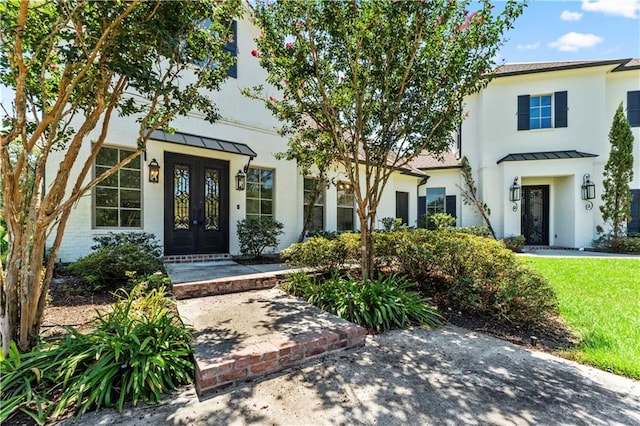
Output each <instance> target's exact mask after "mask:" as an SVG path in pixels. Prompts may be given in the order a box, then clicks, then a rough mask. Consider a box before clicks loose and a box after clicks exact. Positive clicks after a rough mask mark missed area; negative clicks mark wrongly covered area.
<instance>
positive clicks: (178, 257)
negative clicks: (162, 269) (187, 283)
mask: <svg viewBox="0 0 640 426" xmlns="http://www.w3.org/2000/svg"><path fill="white" fill-rule="evenodd" d="M232 258H233V257H232V256H231V255H230V254H229V253H209V254H175V255H168V256H164V258H163V261H164V263H193V262H210V261H214V260H231V259H232Z"/></svg>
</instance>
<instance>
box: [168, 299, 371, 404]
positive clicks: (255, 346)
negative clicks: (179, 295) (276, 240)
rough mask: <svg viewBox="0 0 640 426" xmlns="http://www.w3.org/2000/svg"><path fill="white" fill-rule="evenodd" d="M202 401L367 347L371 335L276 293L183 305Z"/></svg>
mask: <svg viewBox="0 0 640 426" xmlns="http://www.w3.org/2000/svg"><path fill="white" fill-rule="evenodd" d="M178 311H179V312H180V315H181V316H182V317H183V319H184V321H185V322H186V323H188V324H191V325H192V326H193V328H194V359H195V364H196V377H195V381H196V391H197V392H198V395H199V396H203V395H207V394H210V393H213V392H216V391H220V390H223V389H227V388H229V387H234V386H238V385H240V384H241V383H243V382H245V381H249V380H252V381H253V380H260V379H262V378H264V377H265V376H267V375H271V374H273V373H277V372H282V371H284V370H286V369H289V368H291V367H293V366H297V365H301V364H308V363H314V362H317V361H318V360H319V359H320V358H321V357H323V356H325V355H327V354H330V353H333V352H335V351H344V350H346V349H349V348H353V347H357V346H362V345H364V343H365V335H366V330H365V329H364V328H362V327H359V326H357V325H355V324H351V323H350V322H348V321H345V320H343V319H341V318H338V317H336V316H333V315H331V314H328V313H327V312H324V311H322V310H320V309H318V308H316V307H315V306H312V305H309V304H308V303H306V302H303V301H302V300H299V299H296V298H293V297H291V296H289V295H287V294H286V293H284V292H282V291H280V290H276V289H269V290H260V291H251V292H244V293H235V294H227V295H221V296H215V297H204V298H198V299H189V300H181V301H179V302H178Z"/></svg>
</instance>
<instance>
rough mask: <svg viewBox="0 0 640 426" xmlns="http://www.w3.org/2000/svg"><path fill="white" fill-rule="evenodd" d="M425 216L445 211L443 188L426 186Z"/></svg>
mask: <svg viewBox="0 0 640 426" xmlns="http://www.w3.org/2000/svg"><path fill="white" fill-rule="evenodd" d="M426 195H427V216H431V215H434V214H436V213H444V212H445V189H444V188H427V194H426Z"/></svg>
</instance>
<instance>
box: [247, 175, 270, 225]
mask: <svg viewBox="0 0 640 426" xmlns="http://www.w3.org/2000/svg"><path fill="white" fill-rule="evenodd" d="M274 178H275V171H274V170H270V169H261V168H258V167H251V168H250V169H249V171H248V172H247V219H249V218H261V217H273V207H274V206H273V181H274Z"/></svg>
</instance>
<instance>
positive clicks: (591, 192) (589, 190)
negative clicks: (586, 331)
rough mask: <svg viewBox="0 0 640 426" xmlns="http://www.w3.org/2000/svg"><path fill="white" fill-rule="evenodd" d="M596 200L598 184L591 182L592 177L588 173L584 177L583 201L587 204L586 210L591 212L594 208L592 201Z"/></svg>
mask: <svg viewBox="0 0 640 426" xmlns="http://www.w3.org/2000/svg"><path fill="white" fill-rule="evenodd" d="M595 198H596V184H595V183H593V182H591V176H590V175H589V174H588V173H587V174H586V175H584V176H582V199H583V200H584V201H586V202H587V204H585V206H584V208H585V209H586V210H591V209H592V208H593V202H591V200H593V199H595Z"/></svg>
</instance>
